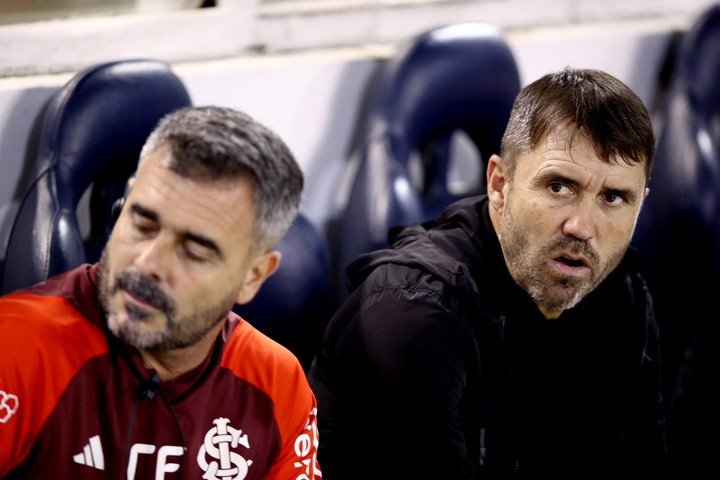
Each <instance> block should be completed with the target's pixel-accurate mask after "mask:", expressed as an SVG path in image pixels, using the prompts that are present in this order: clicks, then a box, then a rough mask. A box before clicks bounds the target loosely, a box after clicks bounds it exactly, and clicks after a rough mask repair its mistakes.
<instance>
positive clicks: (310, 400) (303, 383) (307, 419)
mask: <svg viewBox="0 0 720 480" xmlns="http://www.w3.org/2000/svg"><path fill="white" fill-rule="evenodd" d="M289 373H290V374H289V375H288V377H286V378H285V382H284V386H283V391H284V392H285V394H283V395H276V397H275V400H276V419H277V422H278V427H279V428H280V436H281V439H282V443H281V447H280V448H281V449H280V453H279V454H278V456H277V457H276V459H275V461H274V462H273V465H272V466H271V468H270V471H269V472H268V474H267V475H266V476H265V479H266V480H316V479H317V480H319V479H321V478H322V474H321V472H320V466H319V465H318V462H317V448H318V430H317V403H316V401H315V396H314V395H313V393H312V390H310V386H309V385H308V383H307V379H306V377H305V373H304V372H303V370H302V368H301V367H300V364H299V363H297V362H295V366H294V369H292V370H291V371H290V372H289Z"/></svg>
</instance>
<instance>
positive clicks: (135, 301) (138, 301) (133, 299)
mask: <svg viewBox="0 0 720 480" xmlns="http://www.w3.org/2000/svg"><path fill="white" fill-rule="evenodd" d="M120 291H121V292H122V294H123V297H125V301H126V302H129V303H130V304H132V305H134V306H135V307H136V308H141V309H143V310H160V309H159V308H158V307H156V306H155V305H153V304H152V303H149V302H147V301H146V300H143V299H142V298H140V297H137V296H135V295H133V294H132V293H131V292H129V291H127V290H125V289H121V290H120Z"/></svg>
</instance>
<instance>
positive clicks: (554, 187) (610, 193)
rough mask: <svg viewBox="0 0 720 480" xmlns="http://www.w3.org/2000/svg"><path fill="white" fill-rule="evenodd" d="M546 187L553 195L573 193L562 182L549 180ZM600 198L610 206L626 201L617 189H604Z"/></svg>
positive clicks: (569, 187) (568, 185)
mask: <svg viewBox="0 0 720 480" xmlns="http://www.w3.org/2000/svg"><path fill="white" fill-rule="evenodd" d="M548 189H549V190H550V191H551V192H552V193H554V194H555V195H560V196H569V195H572V194H573V188H572V186H571V185H570V184H567V183H564V182H557V181H556V182H550V183H548ZM602 199H603V201H604V202H605V203H607V204H608V205H611V206H617V205H622V204H623V203H624V202H627V198H626V196H625V195H624V194H623V193H622V192H619V191H617V190H606V191H605V192H603V193H602Z"/></svg>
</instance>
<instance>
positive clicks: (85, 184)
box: [2, 22, 519, 366]
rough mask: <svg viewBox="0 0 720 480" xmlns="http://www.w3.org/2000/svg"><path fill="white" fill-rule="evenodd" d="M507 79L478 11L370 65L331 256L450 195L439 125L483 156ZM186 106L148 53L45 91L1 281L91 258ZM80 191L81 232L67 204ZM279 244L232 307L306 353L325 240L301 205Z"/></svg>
mask: <svg viewBox="0 0 720 480" xmlns="http://www.w3.org/2000/svg"><path fill="white" fill-rule="evenodd" d="M518 90H519V78H518V73H517V69H516V66H515V62H514V59H513V57H512V53H511V52H510V49H509V48H508V46H507V44H506V43H505V40H504V39H503V36H502V33H501V32H500V30H499V29H498V28H496V27H494V26H492V25H489V24H485V23H480V22H466V23H461V24H454V25H447V26H441V27H437V28H434V29H431V30H429V31H427V32H425V33H423V34H420V35H419V36H417V37H415V38H413V39H411V40H410V41H409V42H408V44H407V47H406V48H405V50H403V51H401V52H399V53H398V55H396V56H395V57H394V58H392V59H390V60H389V61H388V62H386V63H385V64H383V66H382V68H381V69H380V71H379V72H378V76H377V81H376V82H375V89H374V91H373V98H372V100H371V101H370V114H369V116H368V117H367V118H366V121H367V125H366V126H359V128H360V129H361V130H362V131H364V132H367V139H366V140H364V141H362V142H361V148H360V150H359V152H358V154H357V155H356V156H355V159H354V160H353V162H350V164H349V165H348V170H347V173H346V184H349V185H352V186H351V188H350V190H351V193H350V194H349V198H347V199H346V200H345V205H346V210H345V212H344V214H343V215H342V217H343V218H344V219H345V221H344V222H343V223H342V226H341V230H342V235H341V237H340V238H339V239H337V242H336V243H335V244H334V246H335V247H339V248H336V249H334V250H333V252H335V253H337V252H340V254H339V258H340V259H341V260H340V263H339V264H338V265H340V266H339V267H338V268H339V269H342V268H343V267H344V265H345V264H346V263H347V262H348V261H349V260H350V259H351V258H352V257H354V256H355V255H356V254H359V253H362V252H364V251H368V250H370V249H374V248H377V247H379V246H384V245H385V244H386V232H387V230H388V229H389V228H390V227H392V226H395V225H400V224H406V223H412V222H416V221H421V220H423V219H426V218H429V217H430V216H433V215H435V214H436V213H437V212H438V211H439V210H440V209H441V208H442V207H443V206H445V205H446V204H448V203H449V202H450V201H452V200H453V199H454V198H455V197H456V195H454V194H452V193H451V192H450V190H449V188H448V186H447V175H448V173H447V172H448V170H449V168H450V163H451V159H450V137H451V135H452V133H453V132H455V131H458V130H462V131H465V132H466V133H467V135H468V136H469V137H470V138H471V139H472V142H473V143H474V144H475V145H476V146H477V148H478V149H479V151H480V152H481V157H482V158H487V157H488V156H489V155H491V154H492V153H496V152H498V150H499V141H500V137H501V135H502V132H503V129H504V125H505V123H506V122H507V118H508V116H509V111H510V107H511V104H512V100H513V98H514V96H515V94H516V93H517V91H518ZM189 105H191V100H190V97H189V95H188V93H187V91H186V89H185V87H184V85H183V83H182V82H181V80H180V79H179V78H178V77H177V76H176V75H175V74H174V73H173V72H172V71H171V69H170V68H169V66H168V65H167V64H166V63H164V62H160V61H156V60H149V59H136V60H123V61H117V62H109V63H104V64H100V65H96V66H93V67H91V68H88V69H87V70H84V71H82V72H79V73H78V74H77V75H75V76H74V77H73V79H71V80H70V81H69V82H68V83H67V84H66V85H65V86H64V87H63V88H61V89H60V90H59V91H58V92H57V93H56V94H55V95H54V96H53V97H52V98H51V100H50V102H49V104H48V105H47V107H46V108H45V109H44V110H43V112H41V115H40V118H39V120H38V125H37V128H38V129H39V134H38V136H39V142H38V145H37V146H32V147H33V148H36V150H37V155H36V156H35V158H34V162H33V165H32V167H31V168H32V174H31V177H32V180H31V182H30V185H29V188H28V190H27V193H26V195H25V197H24V198H23V200H22V202H21V204H20V208H19V210H18V212H17V216H16V219H15V222H14V225H13V227H12V230H11V233H10V237H9V240H8V246H7V252H6V258H5V264H4V271H3V275H2V293H8V292H10V291H13V290H15V289H18V288H21V287H24V286H27V285H30V284H33V283H35V282H38V281H41V280H43V279H45V278H47V277H49V276H51V275H55V274H57V273H60V272H62V271H65V270H67V269H69V268H72V267H74V266H77V265H79V264H81V263H83V262H95V261H97V260H98V257H99V254H100V252H101V250H102V246H103V245H104V243H105V241H106V239H107V236H108V234H109V232H110V229H111V228H112V224H113V222H114V218H113V216H112V212H111V210H112V205H113V203H114V202H115V200H116V199H117V198H119V197H120V196H122V194H123V192H124V188H125V183H126V181H127V178H128V177H129V175H130V174H131V173H132V172H133V171H134V169H135V167H136V163H137V159H138V156H139V152H140V149H141V147H142V144H143V143H144V140H145V139H146V137H147V136H148V134H149V133H150V131H151V130H152V128H153V127H154V126H155V124H156V123H157V121H158V120H159V119H160V118H161V117H162V116H163V115H165V114H166V113H168V112H170V111H173V110H175V109H177V108H181V107H184V106H189ZM33 138H35V136H33ZM413 152H422V153H423V154H424V155H423V158H422V168H423V169H424V181H423V183H422V185H415V184H413V182H412V179H411V178H410V177H411V172H410V157H411V156H412V155H413ZM358 164H359V165H358ZM481 171H484V167H483V168H482V169H481ZM353 172H355V173H356V175H353ZM482 181H483V179H482V175H480V178H479V179H478V184H477V188H475V190H478V191H480V190H482V188H484V187H483V185H482ZM88 191H90V192H91V193H90V200H89V205H90V207H89V210H90V213H89V220H88V223H89V233H88V232H84V231H83V227H82V223H83V220H82V211H80V212H79V211H78V210H79V205H80V204H81V201H82V199H83V198H86V195H87V192H88ZM278 249H279V250H280V251H281V252H282V253H283V261H282V262H281V267H280V269H279V270H278V272H277V273H276V274H275V275H273V276H272V277H271V278H270V279H269V280H268V281H267V283H266V284H265V285H264V286H263V288H262V289H261V291H260V292H259V294H258V296H257V298H256V299H255V300H253V302H251V303H250V304H248V305H245V306H237V307H236V311H238V312H239V313H240V314H242V315H243V316H245V317H246V318H247V319H248V320H249V321H251V323H253V324H255V325H256V326H257V327H258V328H259V329H260V330H261V331H264V332H265V333H267V334H268V335H269V336H271V337H273V338H275V339H276V340H278V341H280V343H283V344H284V345H286V346H287V347H289V348H290V349H291V350H293V351H294V352H295V353H296V354H297V355H298V357H299V358H300V360H301V362H302V363H303V365H304V366H307V365H308V364H309V361H310V360H311V358H312V356H313V354H314V351H315V349H316V348H317V346H318V345H319V338H320V336H321V333H322V331H323V329H324V325H325V323H326V322H327V319H328V318H329V315H330V314H331V313H332V311H333V310H334V308H335V307H336V306H337V299H338V298H337V297H338V295H337V289H338V288H337V286H336V285H335V284H334V283H332V284H331V282H332V280H331V277H332V268H333V267H332V264H331V250H330V245H329V243H328V241H327V240H326V239H325V238H324V237H323V235H322V234H321V230H320V229H319V228H318V227H316V226H315V225H313V224H312V223H311V222H310V221H309V220H308V219H307V218H306V217H304V216H303V215H302V214H300V215H299V217H298V220H297V221H296V222H295V223H294V224H293V226H292V228H291V230H290V232H288V235H287V236H286V237H285V238H284V239H283V240H282V242H281V244H280V245H279V246H278ZM333 258H335V259H337V258H338V256H337V255H334V256H333Z"/></svg>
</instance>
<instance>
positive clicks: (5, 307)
mask: <svg viewBox="0 0 720 480" xmlns="http://www.w3.org/2000/svg"><path fill="white" fill-rule="evenodd" d="M49 319H52V321H49ZM80 344H81V345H83V348H77V345H80ZM106 351H107V344H106V343H105V340H104V337H103V335H102V333H101V332H100V331H99V330H98V329H97V328H95V327H94V326H92V325H90V323H88V322H87V321H86V320H84V319H83V318H82V317H81V316H80V315H78V313H77V311H76V310H75V309H73V308H72V307H71V306H70V305H69V304H68V303H67V302H66V301H65V300H64V299H62V298H58V297H53V296H42V297H37V296H33V295H31V294H27V293H15V294H12V295H7V296H5V297H2V298H1V299H0V352H1V353H0V478H2V477H4V476H5V475H7V474H8V473H10V472H11V471H13V470H14V469H15V468H16V467H17V466H18V465H19V464H20V463H22V462H23V461H25V460H26V458H27V457H28V455H29V454H30V452H31V449H32V446H33V443H34V442H35V440H36V437H37V435H38V433H39V431H40V429H41V428H42V426H43V424H44V422H45V421H46V420H47V418H48V417H49V416H50V414H51V412H52V411H53V409H54V408H55V405H56V404H57V402H58V399H59V398H60V396H61V395H62V394H63V392H64V391H65V389H66V388H67V385H68V384H69V383H70V381H71V379H72V378H73V377H74V376H75V374H76V373H77V371H78V370H79V369H80V368H81V366H82V365H83V364H84V363H85V362H86V361H87V360H88V359H90V358H92V357H94V356H96V355H101V354H103V353H105V352H106Z"/></svg>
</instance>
